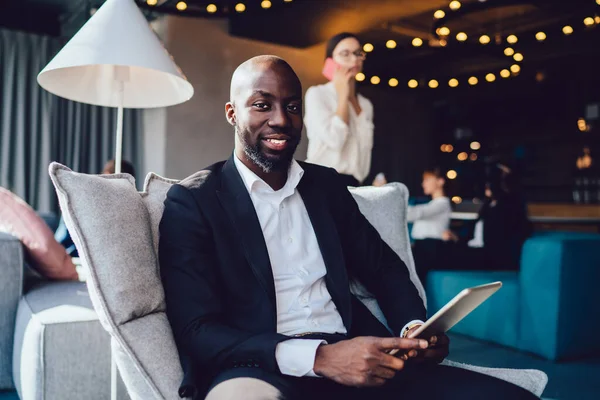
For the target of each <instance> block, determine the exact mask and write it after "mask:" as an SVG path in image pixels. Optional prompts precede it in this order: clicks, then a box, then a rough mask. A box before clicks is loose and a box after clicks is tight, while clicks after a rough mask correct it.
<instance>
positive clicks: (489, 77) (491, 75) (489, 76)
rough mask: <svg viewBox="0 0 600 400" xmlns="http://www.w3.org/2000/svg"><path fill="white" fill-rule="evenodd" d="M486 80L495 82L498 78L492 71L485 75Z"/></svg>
mask: <svg viewBox="0 0 600 400" xmlns="http://www.w3.org/2000/svg"><path fill="white" fill-rule="evenodd" d="M485 80H486V81H488V82H494V81H495V80H496V75H494V74H492V73H491V72H490V73H489V74H487V75H486V76H485Z"/></svg>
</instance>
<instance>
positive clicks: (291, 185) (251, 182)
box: [233, 154, 304, 199]
mask: <svg viewBox="0 0 600 400" xmlns="http://www.w3.org/2000/svg"><path fill="white" fill-rule="evenodd" d="M233 162H234V163H235V166H236V168H237V170H238V171H239V173H240V175H241V177H242V181H243V182H244V186H246V190H248V193H253V192H257V191H260V192H267V193H279V194H280V195H281V197H282V199H284V198H286V197H288V196H291V195H292V194H293V193H294V191H295V190H296V187H297V186H298V184H299V183H300V180H301V179H302V176H303V175H304V169H303V168H302V167H301V166H300V164H298V162H297V161H296V160H294V159H292V162H291V164H290V168H289V170H288V178H287V181H286V182H285V185H284V186H283V187H282V188H281V189H280V190H278V191H275V190H273V188H271V187H270V186H269V185H268V184H267V183H266V182H265V181H264V180H262V179H261V178H260V177H259V176H258V175H256V174H255V173H254V172H252V171H251V170H250V168H248V167H246V165H244V163H243V162H242V161H241V160H240V159H239V158H238V157H237V155H235V154H234V156H233Z"/></svg>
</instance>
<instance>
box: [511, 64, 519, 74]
mask: <svg viewBox="0 0 600 400" xmlns="http://www.w3.org/2000/svg"><path fill="white" fill-rule="evenodd" d="M510 70H511V71H512V73H513V74H518V73H519V71H521V67H520V66H519V64H513V65H511V66H510Z"/></svg>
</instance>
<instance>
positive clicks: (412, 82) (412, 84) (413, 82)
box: [408, 79, 419, 89]
mask: <svg viewBox="0 0 600 400" xmlns="http://www.w3.org/2000/svg"><path fill="white" fill-rule="evenodd" d="M417 86H419V82H418V81H417V80H416V79H411V80H410V81H408V87H409V88H411V89H414V88H416V87H417Z"/></svg>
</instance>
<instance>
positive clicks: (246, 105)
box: [226, 64, 302, 173]
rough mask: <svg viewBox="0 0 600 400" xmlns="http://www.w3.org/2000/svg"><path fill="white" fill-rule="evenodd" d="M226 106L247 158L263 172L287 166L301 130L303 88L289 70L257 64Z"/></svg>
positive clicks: (273, 65) (279, 169) (298, 141)
mask: <svg viewBox="0 0 600 400" xmlns="http://www.w3.org/2000/svg"><path fill="white" fill-rule="evenodd" d="M226 110H227V117H228V119H229V121H230V122H231V123H232V124H234V126H235V129H236V135H237V143H238V144H239V145H240V146H241V147H242V149H243V153H244V155H245V156H246V158H247V159H249V160H250V161H251V162H253V163H254V164H255V165H257V166H258V167H260V168H261V169H262V170H263V172H265V173H269V172H272V171H281V170H286V169H287V168H289V165H290V163H291V161H292V159H293V156H294V152H295V151H296V147H298V143H300V138H301V134H302V89H301V86H300V83H299V82H298V78H297V77H296V75H295V74H294V73H293V72H292V71H290V70H289V69H288V68H286V67H284V66H282V65H277V64H271V65H268V66H264V67H263V66H261V67H258V68H257V69H256V70H254V71H252V72H251V73H250V74H249V75H248V80H247V84H245V85H243V87H242V88H240V90H239V91H237V93H236V95H235V98H232V103H228V105H227V109H226ZM239 155H240V154H239V153H238V156H239Z"/></svg>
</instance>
